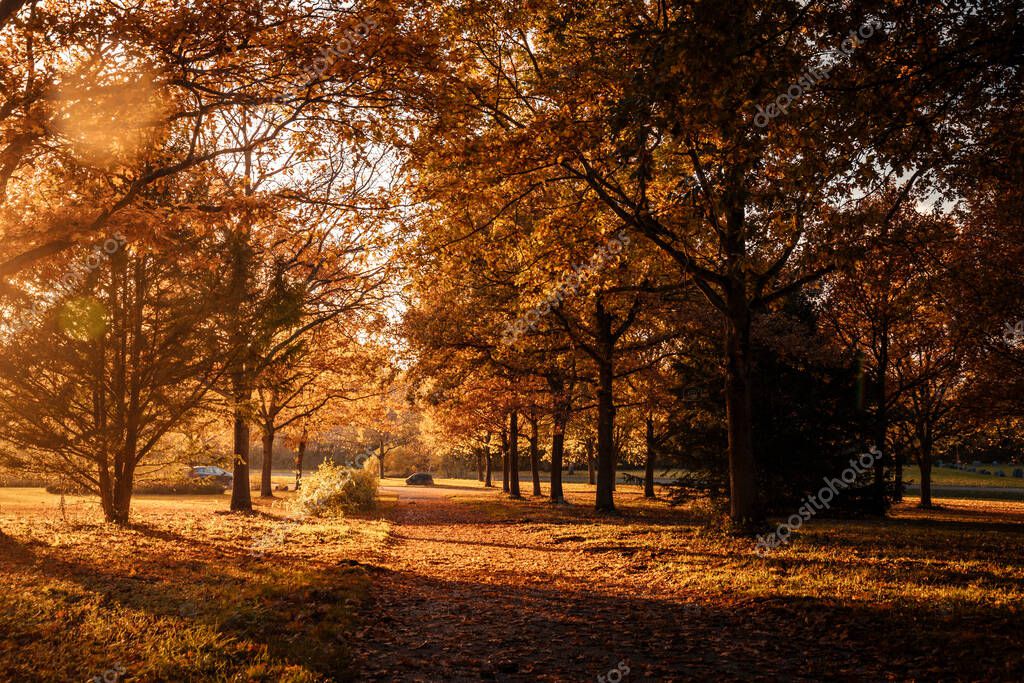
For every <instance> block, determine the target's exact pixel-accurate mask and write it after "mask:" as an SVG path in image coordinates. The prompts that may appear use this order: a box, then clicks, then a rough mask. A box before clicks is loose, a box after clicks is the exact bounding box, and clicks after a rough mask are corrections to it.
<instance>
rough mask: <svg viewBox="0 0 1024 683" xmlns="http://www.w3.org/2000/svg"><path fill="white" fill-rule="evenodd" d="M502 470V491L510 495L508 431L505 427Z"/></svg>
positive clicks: (502, 443) (502, 433)
mask: <svg viewBox="0 0 1024 683" xmlns="http://www.w3.org/2000/svg"><path fill="white" fill-rule="evenodd" d="M501 470H502V472H501V490H502V492H503V493H508V487H509V484H508V480H509V476H508V429H507V428H504V427H503V428H502V430H501Z"/></svg>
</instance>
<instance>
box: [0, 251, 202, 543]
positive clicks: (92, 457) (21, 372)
mask: <svg viewBox="0 0 1024 683" xmlns="http://www.w3.org/2000/svg"><path fill="white" fill-rule="evenodd" d="M180 237H181V238H182V243H181V246H180V247H179V248H178V250H169V251H165V252H161V251H156V250H151V249H146V248H142V247H140V246H132V247H127V246H126V245H125V244H124V243H123V242H121V243H120V244H119V245H118V250H117V251H115V252H114V253H112V254H110V255H109V264H104V265H103V266H102V267H97V268H95V269H93V270H91V271H90V272H89V273H88V276H87V277H86V278H85V280H84V281H83V282H81V283H80V284H78V285H76V286H74V287H73V288H72V290H71V291H69V292H68V294H69V298H67V299H57V300H55V301H52V302H50V304H49V305H47V308H46V310H45V312H44V314H43V320H42V322H41V323H40V324H38V326H31V327H26V328H25V329H24V330H23V331H22V332H21V333H20V334H17V335H15V336H14V337H13V338H10V337H9V338H8V340H7V344H6V345H5V346H4V347H3V349H2V353H0V372H2V373H3V375H4V377H5V381H4V383H3V384H2V385H0V419H2V422H0V431H2V434H3V437H4V439H5V440H6V441H7V442H9V443H10V444H12V445H13V446H14V447H15V448H17V449H19V450H20V451H21V452H20V453H19V454H17V455H15V456H13V459H14V460H15V461H16V462H17V463H18V464H19V466H21V467H24V468H25V469H27V470H30V471H56V472H59V473H61V474H62V475H63V476H64V477H66V478H67V479H68V480H69V481H71V482H72V483H73V484H75V485H77V486H78V487H80V488H82V489H84V490H88V491H91V492H94V493H96V494H97V495H98V496H99V498H100V502H101V505H102V509H103V514H104V517H105V518H106V520H107V521H109V522H115V523H118V524H127V522H128V518H129V512H130V507H131V498H132V484H133V481H134V477H135V473H136V470H137V468H138V467H139V465H140V464H141V463H143V462H144V461H145V460H147V458H150V457H151V456H152V455H153V454H154V452H155V451H156V449H157V448H158V447H159V445H160V443H161V440H162V439H164V437H166V436H167V435H168V434H170V433H171V432H172V430H174V429H175V428H177V427H179V426H181V425H182V424H183V423H184V421H185V420H186V419H187V418H188V417H189V415H190V414H191V413H192V412H193V411H195V410H196V409H197V408H198V407H199V406H200V404H201V402H202V401H203V399H204V397H206V395H207V392H208V390H209V389H210V387H211V386H212V384H213V382H214V381H216V380H217V378H218V377H219V374H220V372H221V368H220V367H219V366H218V364H217V363H216V361H215V359H213V358H211V357H210V356H209V355H208V354H207V353H206V349H207V348H208V347H209V344H210V340H211V338H212V334H213V330H212V329H211V328H210V326H209V322H208V321H209V316H210V312H211V311H210V308H209V303H208V302H209V301H210V297H209V293H208V292H207V291H204V290H202V289H199V288H197V287H196V285H195V283H196V282H197V281H199V282H201V280H200V279H198V278H194V279H190V278H189V277H188V274H189V273H190V272H191V273H195V271H196V269H198V268H201V264H200V259H198V258H197V257H196V256H195V255H194V252H191V250H192V249H194V247H195V245H196V242H195V241H192V242H191V243H190V242H189V240H188V235H187V234H186V233H181V234H180ZM111 242H115V240H111ZM115 243H116V242H115ZM67 255H68V256H71V255H74V257H75V258H76V259H83V260H84V259H87V258H88V257H87V256H86V254H84V253H81V252H77V253H76V252H67ZM53 258H55V257H51V262H50V263H48V264H47V265H49V266H51V267H50V268H48V269H46V270H45V271H43V273H41V278H40V279H41V280H44V281H45V280H46V279H48V278H49V277H54V276H55V274H57V273H59V272H60V269H61V268H63V269H67V268H69V267H71V266H73V265H75V264H74V262H73V261H71V260H67V259H60V258H59V257H56V260H53ZM37 263H38V262H37ZM65 272H67V271H65ZM183 275H184V276H185V277H184V279H183V277H182V276H183ZM41 342H42V343H41Z"/></svg>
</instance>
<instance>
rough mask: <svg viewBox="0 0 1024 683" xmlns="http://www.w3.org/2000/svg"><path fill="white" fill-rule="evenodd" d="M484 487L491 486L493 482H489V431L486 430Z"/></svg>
mask: <svg viewBox="0 0 1024 683" xmlns="http://www.w3.org/2000/svg"><path fill="white" fill-rule="evenodd" d="M484 465H485V466H486V469H485V470H484V487H486V488H491V487H492V486H494V484H492V483H491V433H490V432H487V436H486V437H484Z"/></svg>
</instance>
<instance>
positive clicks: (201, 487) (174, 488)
mask: <svg viewBox="0 0 1024 683" xmlns="http://www.w3.org/2000/svg"><path fill="white" fill-rule="evenodd" d="M226 490H227V486H225V485H224V484H223V483H221V482H219V481H217V480H215V479H211V478H209V477H206V478H204V479H154V480H151V481H145V482H141V483H137V484H135V486H133V487H132V492H133V493H142V494H148V495H151V496H152V495H167V496H173V495H188V496H202V495H211V496H216V495H220V494H222V493H224V492H225V491H226Z"/></svg>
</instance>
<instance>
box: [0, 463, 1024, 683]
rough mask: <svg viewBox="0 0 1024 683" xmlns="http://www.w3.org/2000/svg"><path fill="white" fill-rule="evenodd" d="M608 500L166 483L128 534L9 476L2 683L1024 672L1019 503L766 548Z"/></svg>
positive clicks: (705, 510) (578, 492)
mask: <svg viewBox="0 0 1024 683" xmlns="http://www.w3.org/2000/svg"><path fill="white" fill-rule="evenodd" d="M586 489H587V487H586V485H581V484H573V485H571V486H570V493H569V497H570V500H571V501H572V503H573V504H572V505H570V506H563V507H554V508H553V507H552V506H550V505H548V504H547V503H546V502H544V501H543V500H542V499H536V500H534V499H530V498H529V497H527V498H526V499H525V500H523V501H509V500H506V499H504V498H503V497H502V496H501V495H500V494H498V493H497V492H494V491H484V490H482V489H480V488H479V487H478V486H477V485H476V484H475V483H464V484H463V485H461V486H453V487H451V488H448V487H445V486H443V485H442V486H439V487H436V488H435V489H433V490H432V491H430V492H429V495H428V494H427V493H426V492H425V493H423V494H422V495H423V496H424V497H417V496H419V495H420V494H418V493H416V492H415V491H414V490H413V489H412V488H411V487H410V489H409V491H410V492H411V493H409V494H408V495H407V494H406V492H405V490H404V489H399V488H398V487H394V488H393V489H392V491H391V493H388V492H385V500H384V502H383V504H382V506H381V509H380V512H379V513H378V514H375V515H370V516H363V517H361V518H358V519H355V518H349V519H346V520H337V521H323V520H309V519H299V520H296V519H294V518H293V516H292V514H291V512H290V510H289V509H288V508H287V507H286V506H285V505H284V504H283V501H279V502H278V503H276V504H274V505H273V506H267V505H261V506H260V508H259V512H258V513H257V514H255V515H252V516H242V515H230V514H226V513H225V512H224V509H225V508H226V499H222V498H220V497H212V498H211V497H193V498H182V497H163V498H149V499H146V498H144V499H140V500H139V501H138V503H137V506H136V509H135V516H134V519H135V520H136V521H135V523H134V524H133V526H132V527H131V528H129V529H117V528H115V527H111V526H108V525H104V524H101V523H99V521H98V518H97V513H96V510H95V503H92V502H90V501H87V500H86V499H76V498H69V499H68V500H67V504H66V505H65V507H64V509H63V510H62V509H61V507H60V505H59V497H57V496H52V495H48V494H44V493H41V492H38V491H36V492H30V491H26V490H25V489H21V490H18V489H0V531H2V532H3V535H2V536H0V572H2V575H3V578H4V581H5V590H4V591H3V593H2V594H0V680H32V681H69V680H91V679H92V677H93V676H101V675H102V674H104V673H105V672H112V671H113V672H117V675H118V679H119V680H122V681H172V680H173V681H207V680H213V681H219V680H225V681H226V680H238V681H249V680H254V681H261V680H262V681H327V680H339V681H346V680H377V681H392V680H399V681H470V680H498V681H532V680H540V681H586V680H590V681H598V680H604V681H620V680H621V681H684V680H822V679H838V680H1007V681H1009V680H1020V679H1021V672H1022V671H1024V635H1022V634H1021V631H1020V624H1021V623H1022V617H1024V614H1022V612H1024V610H1022V606H1024V543H1022V541H1024V505H1022V504H1020V503H1012V502H980V501H944V506H945V507H944V508H943V509H941V510H936V511H930V512H921V511H918V510H916V509H915V508H913V507H912V506H911V505H906V506H901V507H899V508H897V509H895V510H894V511H893V514H892V518H891V519H889V520H886V521H884V522H883V521H858V520H846V521H837V520H814V521H812V522H811V523H809V524H807V525H805V526H804V527H803V528H802V529H801V530H800V531H799V532H798V533H796V534H794V537H793V540H792V542H791V543H790V544H789V545H786V546H783V547H781V548H779V549H778V550H775V551H773V552H770V553H769V554H768V555H767V556H765V557H760V556H758V555H757V554H756V552H755V546H754V543H752V542H751V541H750V540H748V539H741V538H734V537H730V536H727V535H724V534H722V533H720V532H717V531H715V530H714V529H715V526H716V525H715V524H714V520H715V519H716V517H715V515H716V512H715V510H714V509H713V508H711V507H709V506H708V505H706V504H699V503H698V504H693V505H691V506H688V507H681V508H672V507H669V506H668V505H667V504H665V503H663V502H660V501H659V502H653V503H652V502H646V501H644V500H643V499H641V498H639V496H638V495H637V494H636V493H635V489H634V488H633V487H628V488H626V487H622V488H621V489H620V491H619V492H618V494H617V499H618V502H619V505H620V509H621V514H620V515H614V516H608V515H598V514H596V513H594V512H592V510H591V509H590V498H591V496H592V493H591V492H589V491H586ZM396 491H398V492H399V493H398V496H399V498H398V499H397V500H396V499H395V492H396ZM408 496H412V497H408Z"/></svg>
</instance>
